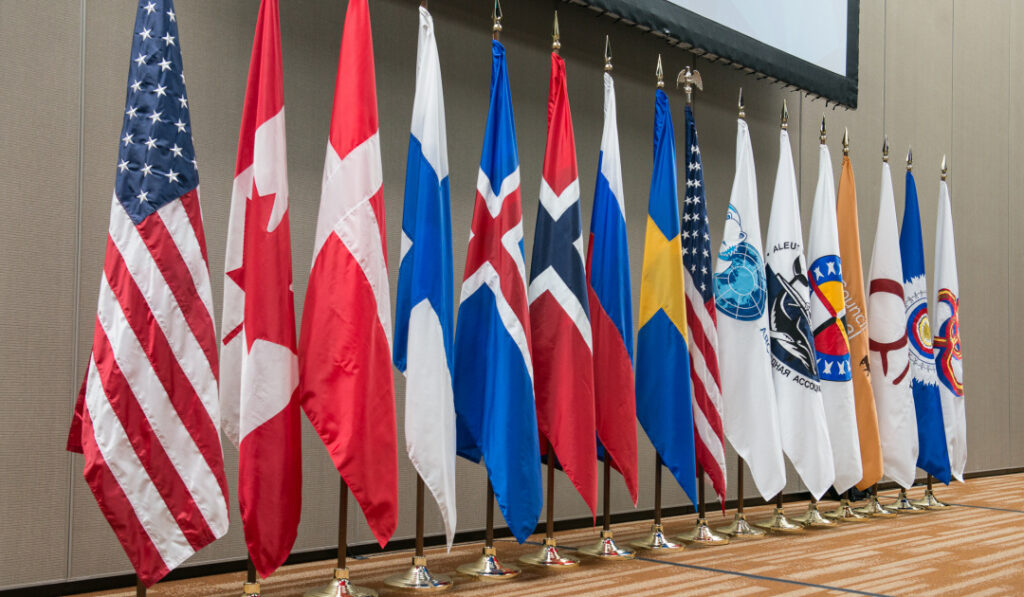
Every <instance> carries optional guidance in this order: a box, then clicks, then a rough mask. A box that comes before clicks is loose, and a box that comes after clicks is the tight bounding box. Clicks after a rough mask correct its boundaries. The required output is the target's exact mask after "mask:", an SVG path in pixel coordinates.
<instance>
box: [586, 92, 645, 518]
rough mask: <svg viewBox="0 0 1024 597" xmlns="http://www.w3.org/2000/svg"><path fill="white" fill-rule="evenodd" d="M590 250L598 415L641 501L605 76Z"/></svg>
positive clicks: (614, 148)
mask: <svg viewBox="0 0 1024 597" xmlns="http://www.w3.org/2000/svg"><path fill="white" fill-rule="evenodd" d="M598 161H599V163H598V167H597V182H596V183H595V185H594V208H593V209H594V211H593V213H592V215H591V217H590V244H589V248H588V249H587V284H588V294H587V298H588V299H589V302H590V329H591V331H592V332H593V338H594V411H595V412H594V414H595V421H596V423H597V438H598V440H599V441H600V442H601V445H602V446H603V447H604V451H605V457H606V458H611V465H612V467H613V468H614V469H615V470H617V471H619V472H620V473H622V478H623V479H624V480H625V482H626V488H627V489H628V490H629V495H630V497H631V498H633V505H634V506H635V505H636V500H637V485H638V480H637V454H636V425H623V424H622V421H635V420H636V391H635V389H634V386H633V381H634V379H633V293H632V289H631V287H630V284H631V282H630V280H631V278H630V275H629V236H628V234H627V232H626V204H625V194H624V193H623V190H622V165H621V160H620V158H619V128H618V125H617V123H616V109H615V82H614V80H613V79H612V75H611V73H607V72H606V73H605V74H604V132H603V134H602V135H601V154H600V158H599V160H598Z"/></svg>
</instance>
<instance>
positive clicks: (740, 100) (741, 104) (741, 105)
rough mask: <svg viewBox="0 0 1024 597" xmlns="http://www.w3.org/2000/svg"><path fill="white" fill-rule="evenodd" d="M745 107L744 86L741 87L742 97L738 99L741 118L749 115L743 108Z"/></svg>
mask: <svg viewBox="0 0 1024 597" xmlns="http://www.w3.org/2000/svg"><path fill="white" fill-rule="evenodd" d="M744 107H745V106H744V105H743V88H742V87H740V97H739V99H738V100H736V109H737V110H739V117H740V118H746V117H747V113H746V112H745V111H744V110H743V108H744Z"/></svg>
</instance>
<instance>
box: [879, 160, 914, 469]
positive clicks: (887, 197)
mask: <svg viewBox="0 0 1024 597" xmlns="http://www.w3.org/2000/svg"><path fill="white" fill-rule="evenodd" d="M881 188H882V192H881V197H880V198H879V201H878V224H877V226H876V228H875V245H874V247H873V249H872V254H871V267H870V269H869V270H868V318H869V321H868V332H869V334H870V339H869V348H870V350H871V353H870V355H871V387H872V389H873V390H874V394H875V409H876V411H877V412H878V435H879V439H880V441H881V444H882V458H883V464H884V467H885V476H887V477H889V478H890V479H892V480H893V481H896V482H897V483H899V484H900V486H901V487H903V488H905V489H906V488H909V487H910V486H911V485H913V484H914V476H915V473H916V472H917V418H916V415H915V414H914V396H913V394H912V393H911V390H910V379H911V377H912V375H911V373H910V354H909V347H908V346H907V311H906V306H905V304H904V295H903V264H902V262H901V260H900V238H899V229H898V228H897V224H896V201H895V199H894V198H893V192H892V176H891V174H890V172H889V162H882V184H881Z"/></svg>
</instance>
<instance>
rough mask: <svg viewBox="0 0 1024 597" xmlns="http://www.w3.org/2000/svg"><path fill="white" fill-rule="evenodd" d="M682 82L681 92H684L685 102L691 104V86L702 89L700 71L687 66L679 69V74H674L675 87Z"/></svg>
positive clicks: (702, 83)
mask: <svg viewBox="0 0 1024 597" xmlns="http://www.w3.org/2000/svg"><path fill="white" fill-rule="evenodd" d="M680 84H682V86H683V92H685V93H686V103H687V104H693V88H694V87H696V88H697V89H699V90H701V91H704V82H703V81H702V80H701V78H700V72H699V71H695V70H693V69H692V68H690V67H689V66H687V67H686V68H684V69H683V70H681V71H679V75H677V76H676V88H677V89H678V88H679V85H680Z"/></svg>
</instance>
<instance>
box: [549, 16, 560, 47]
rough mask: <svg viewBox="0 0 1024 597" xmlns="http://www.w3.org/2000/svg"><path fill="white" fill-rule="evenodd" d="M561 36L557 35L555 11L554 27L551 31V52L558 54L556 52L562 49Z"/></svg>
mask: <svg viewBox="0 0 1024 597" xmlns="http://www.w3.org/2000/svg"><path fill="white" fill-rule="evenodd" d="M561 38H562V36H561V35H559V33H558V11H557V10H556V11H555V25H554V27H553V28H552V29H551V50H552V51H553V52H555V53H556V54H557V53H558V50H559V49H561V47H562V39H561Z"/></svg>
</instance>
